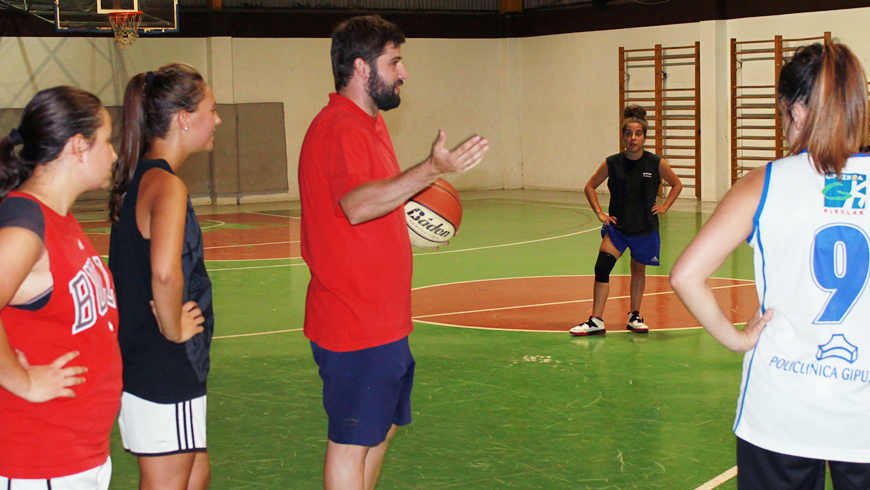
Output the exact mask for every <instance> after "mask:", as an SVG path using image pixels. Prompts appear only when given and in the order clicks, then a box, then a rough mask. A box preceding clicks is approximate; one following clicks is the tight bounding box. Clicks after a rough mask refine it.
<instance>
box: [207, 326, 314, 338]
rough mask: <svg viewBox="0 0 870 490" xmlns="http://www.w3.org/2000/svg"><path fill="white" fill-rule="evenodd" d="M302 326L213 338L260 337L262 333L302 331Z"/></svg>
mask: <svg viewBox="0 0 870 490" xmlns="http://www.w3.org/2000/svg"><path fill="white" fill-rule="evenodd" d="M301 331H302V329H301V328H289V329H287V330H272V331H270V332H255V333H240V334H236V335H219V336H216V337H212V339H237V338H239V337H258V336H260V335H272V334H275V333H287V332H301Z"/></svg>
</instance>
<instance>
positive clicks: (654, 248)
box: [601, 225, 662, 265]
mask: <svg viewBox="0 0 870 490" xmlns="http://www.w3.org/2000/svg"><path fill="white" fill-rule="evenodd" d="M605 235H610V241H611V242H612V243H613V246H614V247H616V249H617V250H619V253H620V254H621V253H623V252H625V249H626V248H627V249H629V250H631V258H633V259H634V260H635V262H639V263H641V264H643V265H659V254H660V253H661V248H662V240H661V238H659V231H658V230H656V231H654V232H652V233H650V234H648V235H641V236H625V235H623V234H622V233H620V232H619V231H617V230H616V228H614V227H613V226H609V225H608V226H602V227H601V238H604V236H605Z"/></svg>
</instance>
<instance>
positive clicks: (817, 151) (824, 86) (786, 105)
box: [777, 43, 868, 176]
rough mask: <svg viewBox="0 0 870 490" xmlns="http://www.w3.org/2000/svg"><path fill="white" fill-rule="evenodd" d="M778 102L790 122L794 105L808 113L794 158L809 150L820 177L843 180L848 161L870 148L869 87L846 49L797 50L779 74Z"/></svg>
mask: <svg viewBox="0 0 870 490" xmlns="http://www.w3.org/2000/svg"><path fill="white" fill-rule="evenodd" d="M777 102H778V105H779V108H780V111H781V112H782V113H783V114H784V115H785V116H788V118H789V119H791V118H792V110H793V108H794V105H795V104H798V103H800V104H803V105H804V106H805V107H806V109H807V115H806V119H805V120H804V123H803V126H802V128H801V131H800V133H799V134H798V135H797V137H796V138H795V140H794V141H793V142H792V144H791V148H790V150H789V154H790V155H795V154H797V153H800V152H802V151H804V150H807V152H808V153H809V154H810V156H811V157H812V161H813V165H814V166H815V168H816V171H818V172H819V173H821V174H837V176H839V175H840V173H841V171H842V170H843V167H844V166H845V165H846V160H847V159H848V158H849V157H850V156H851V155H852V154H854V153H857V152H858V151H860V150H861V148H863V147H864V146H865V145H866V143H867V132H868V115H867V81H866V78H865V75H864V70H863V68H862V67H861V63H860V62H859V61H858V59H857V58H856V57H855V55H854V54H853V53H852V51H851V50H850V49H849V48H848V47H846V46H845V45H844V44H839V43H830V44H826V45H825V46H822V45H820V44H813V45H811V46H803V47H801V48H798V50H797V51H795V55H794V57H793V58H792V60H791V61H789V62H788V63H787V64H786V65H785V66H783V68H782V71H781V72H780V78H779V84H778V86H777Z"/></svg>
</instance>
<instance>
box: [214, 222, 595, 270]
mask: <svg viewBox="0 0 870 490" xmlns="http://www.w3.org/2000/svg"><path fill="white" fill-rule="evenodd" d="M600 229H601V228H600V227H597V228H592V229H589V230H582V231H575V232H574V233H568V234H566V235H559V236H554V237H549V238H539V239H537V240H528V241H525V242H514V243H504V244H501V245H488V246H485V247H475V248H463V249H460V250H446V251H443V252H429V253H416V254H413V255H414V257H426V256H428V255H441V254H455V253H459V252H472V251H475V250H487V249H491V248H502V247H513V246H514V245H526V244H529V243H536V242H546V241H549V240H556V239H559V238H567V237H570V236H574V235H580V234H583V233H589V232H590V231H595V230H600ZM298 258H300V257H288V258H281V259H240V260H209V262H242V261H245V262H251V261H255V260H289V259H298ZM299 265H306V264H305V263H302V264H285V265H265V266H262V267H259V266H252V267H233V268H228V269H214V270H215V271H238V270H250V269H261V268H262V269H267V268H272V267H295V266H299ZM209 272H211V270H209Z"/></svg>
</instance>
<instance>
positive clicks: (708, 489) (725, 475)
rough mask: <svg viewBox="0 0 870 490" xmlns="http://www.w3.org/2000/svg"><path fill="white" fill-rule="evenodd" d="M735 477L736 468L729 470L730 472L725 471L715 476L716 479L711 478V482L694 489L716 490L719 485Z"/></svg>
mask: <svg viewBox="0 0 870 490" xmlns="http://www.w3.org/2000/svg"><path fill="white" fill-rule="evenodd" d="M735 476H737V467H736V466H735V467H733V468H731V469H730V470H727V471H725V472H724V473H722V474H721V475H719V476H717V477H716V478H713V479H712V480H710V481H708V482H707V483H705V484H703V485H701V486H700V487H698V488H696V489H695V490H713V489H714V488H717V487H718V486H719V485H721V484H723V483H725V482H726V481H728V480H730V479H732V478H734V477H735Z"/></svg>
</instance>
